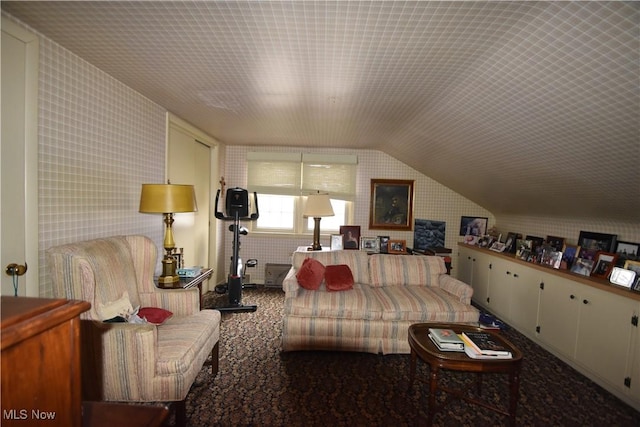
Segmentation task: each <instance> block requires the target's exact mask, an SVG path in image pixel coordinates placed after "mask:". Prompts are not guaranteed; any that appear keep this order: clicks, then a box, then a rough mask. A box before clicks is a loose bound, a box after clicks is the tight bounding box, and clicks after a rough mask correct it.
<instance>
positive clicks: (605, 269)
mask: <svg viewBox="0 0 640 427" xmlns="http://www.w3.org/2000/svg"><path fill="white" fill-rule="evenodd" d="M617 260H618V254H614V253H612V252H603V251H599V252H598V253H597V254H596V259H595V264H594V266H593V270H591V276H593V277H599V278H600V279H607V278H609V274H610V273H611V270H613V267H615V265H616V261H617Z"/></svg>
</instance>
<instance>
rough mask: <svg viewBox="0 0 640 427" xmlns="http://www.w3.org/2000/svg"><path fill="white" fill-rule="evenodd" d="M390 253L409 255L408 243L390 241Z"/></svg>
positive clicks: (404, 241)
mask: <svg viewBox="0 0 640 427" xmlns="http://www.w3.org/2000/svg"><path fill="white" fill-rule="evenodd" d="M388 250H389V253H390V254H406V253H407V241H406V240H393V239H391V240H389V248H388Z"/></svg>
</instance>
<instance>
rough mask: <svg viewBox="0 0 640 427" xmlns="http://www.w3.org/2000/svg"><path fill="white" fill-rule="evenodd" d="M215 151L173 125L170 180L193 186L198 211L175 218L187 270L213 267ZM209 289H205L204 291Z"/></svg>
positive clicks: (170, 138)
mask: <svg viewBox="0 0 640 427" xmlns="http://www.w3.org/2000/svg"><path fill="white" fill-rule="evenodd" d="M211 156H212V148H211V147H210V146H209V145H207V144H205V143H203V142H200V141H199V140H198V139H197V138H196V135H194V134H193V133H192V132H191V131H190V130H189V129H185V128H184V127H182V126H180V125H179V124H176V123H174V122H173V121H170V122H169V144H168V153H167V177H168V179H169V180H170V181H171V183H172V184H190V185H193V186H194V188H195V192H196V201H197V203H198V211H197V212H194V213H180V214H175V215H174V223H173V233H174V239H175V242H176V247H177V248H184V266H185V267H191V266H195V265H199V266H204V267H209V266H210V253H209V249H210V247H211V246H210V242H211V239H212V236H211V233H210V220H211V214H210V207H211ZM204 290H206V289H203V291H204Z"/></svg>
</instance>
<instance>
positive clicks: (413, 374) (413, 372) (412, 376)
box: [409, 349, 418, 389]
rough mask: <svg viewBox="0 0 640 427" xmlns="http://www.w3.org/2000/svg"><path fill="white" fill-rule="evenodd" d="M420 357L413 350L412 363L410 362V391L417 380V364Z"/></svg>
mask: <svg viewBox="0 0 640 427" xmlns="http://www.w3.org/2000/svg"><path fill="white" fill-rule="evenodd" d="M417 359H418V355H417V354H416V352H415V351H413V349H411V361H410V362H409V389H411V387H413V381H414V380H415V378H416V362H417Z"/></svg>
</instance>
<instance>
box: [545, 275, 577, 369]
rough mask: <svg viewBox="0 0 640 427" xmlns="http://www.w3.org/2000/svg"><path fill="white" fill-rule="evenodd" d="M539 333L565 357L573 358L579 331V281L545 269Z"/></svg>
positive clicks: (546, 342)
mask: <svg viewBox="0 0 640 427" xmlns="http://www.w3.org/2000/svg"><path fill="white" fill-rule="evenodd" d="M542 283H543V288H542V289H541V291H540V310H539V322H538V323H539V337H540V339H541V340H542V341H543V342H544V343H545V344H547V345H549V346H550V347H553V348H554V349H555V350H557V351H559V352H560V353H561V354H563V355H565V356H566V357H569V358H573V356H574V354H575V348H576V335H577V332H578V310H579V309H580V305H579V300H578V292H577V291H578V290H577V289H576V287H577V285H576V284H574V282H571V281H569V280H567V279H563V278H560V277H555V276H551V275H549V274H545V273H542Z"/></svg>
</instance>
